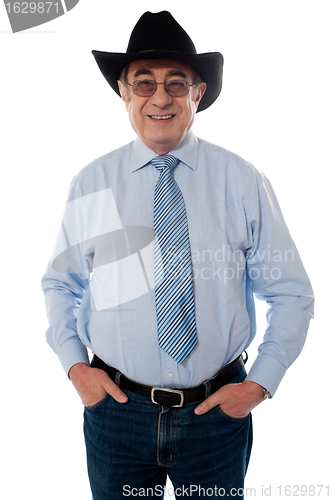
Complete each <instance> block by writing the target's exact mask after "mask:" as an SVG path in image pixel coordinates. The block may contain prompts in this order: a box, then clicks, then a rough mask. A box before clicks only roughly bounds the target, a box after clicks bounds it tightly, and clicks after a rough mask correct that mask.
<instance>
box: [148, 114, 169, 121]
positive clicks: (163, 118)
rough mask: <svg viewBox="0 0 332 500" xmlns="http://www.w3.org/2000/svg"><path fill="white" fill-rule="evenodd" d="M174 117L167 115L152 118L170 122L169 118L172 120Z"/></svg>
mask: <svg viewBox="0 0 332 500" xmlns="http://www.w3.org/2000/svg"><path fill="white" fill-rule="evenodd" d="M172 116H173V115H165V116H159V115H152V116H151V118H154V119H155V120H168V119H169V118H172Z"/></svg>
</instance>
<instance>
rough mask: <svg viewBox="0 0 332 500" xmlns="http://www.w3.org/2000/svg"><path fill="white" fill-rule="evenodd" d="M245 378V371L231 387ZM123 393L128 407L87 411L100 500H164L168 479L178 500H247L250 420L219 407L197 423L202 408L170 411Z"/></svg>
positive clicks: (93, 480)
mask: <svg viewBox="0 0 332 500" xmlns="http://www.w3.org/2000/svg"><path fill="white" fill-rule="evenodd" d="M245 377H246V372H245V369H243V370H242V372H241V373H240V374H239V375H238V376H237V377H235V378H234V379H233V380H232V381H231V382H230V383H237V382H241V381H243V380H244V379H245ZM124 392H126V394H127V395H128V397H129V402H127V403H124V404H121V403H117V402H116V401H115V400H114V399H113V398H112V397H110V396H109V395H106V397H105V398H104V399H103V400H102V401H100V402H99V403H98V404H97V405H95V406H94V407H90V408H88V409H87V408H85V410H84V435H85V444H86V449H87V462H88V474H89V479H90V485H91V490H92V495H93V500H111V499H116V498H129V499H130V498H131V499H132V498H133V497H142V496H143V497H148V498H150V499H162V498H163V494H164V487H165V484H166V478H167V475H168V476H169V478H170V480H171V482H172V484H173V489H174V494H175V496H176V498H181V499H182V498H186V497H187V498H188V497H192V498H200V497H208V498H210V499H217V498H218V499H220V498H223V497H228V498H236V499H241V498H243V487H244V478H245V474H246V471H247V467H248V462H249V457H250V452H251V445H252V420H251V415H248V416H247V417H245V418H241V419H234V418H232V417H230V416H228V415H226V414H225V413H223V411H222V410H221V408H220V407H219V406H217V407H215V408H213V409H212V410H210V411H209V412H208V413H206V414H204V415H199V416H198V415H195V413H194V409H195V408H196V406H197V405H198V404H199V402H195V403H189V404H186V405H184V406H183V407H182V408H166V407H163V406H159V405H157V404H154V403H152V402H151V401H150V400H149V399H148V398H147V397H145V396H140V395H137V394H134V393H132V392H129V391H124ZM207 395H208V394H207Z"/></svg>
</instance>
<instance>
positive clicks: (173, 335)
mask: <svg viewBox="0 0 332 500" xmlns="http://www.w3.org/2000/svg"><path fill="white" fill-rule="evenodd" d="M178 161H179V160H178V159H177V158H175V157H174V156H171V155H164V156H158V157H156V158H153V159H152V160H151V163H152V165H153V166H154V167H155V168H156V169H157V170H158V171H159V172H160V175H159V177H158V180H157V183H156V187H155V195H154V230H155V241H154V275H155V298H156V312H157V324H158V341H159V345H160V347H161V348H162V349H164V351H166V352H167V353H168V354H169V355H170V356H172V357H173V358H174V359H175V360H176V361H177V362H178V363H182V361H183V360H184V359H185V358H186V357H187V356H188V355H189V354H190V352H191V351H192V350H193V349H194V347H195V345H196V344H197V333H196V322H195V305H194V291H193V282H192V268H191V255H190V243H189V233H188V222H187V214H186V207H185V204H184V200H183V196H182V193H181V190H180V188H179V186H178V185H177V184H176V182H175V181H174V179H173V176H172V174H171V168H173V167H174V166H175V165H176V164H177V163H178Z"/></svg>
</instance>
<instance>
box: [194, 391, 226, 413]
mask: <svg viewBox="0 0 332 500" xmlns="http://www.w3.org/2000/svg"><path fill="white" fill-rule="evenodd" d="M219 399H220V397H219V394H218V393H217V392H215V393H214V394H212V395H211V396H209V397H208V398H207V399H205V401H203V402H202V403H201V404H200V405H198V406H197V407H196V408H195V410H194V412H195V413H196V415H203V414H204V413H207V412H208V411H209V410H211V409H212V408H214V407H215V406H217V405H218V404H219Z"/></svg>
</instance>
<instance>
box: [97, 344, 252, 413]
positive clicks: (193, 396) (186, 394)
mask: <svg viewBox="0 0 332 500" xmlns="http://www.w3.org/2000/svg"><path fill="white" fill-rule="evenodd" d="M247 359H248V356H247V353H246V352H245V358H244V359H243V357H242V354H240V356H238V357H237V358H236V359H234V361H232V362H231V363H229V364H228V365H226V366H225V367H224V368H223V369H222V370H221V371H220V372H218V373H217V374H216V375H215V376H214V377H213V378H212V379H210V380H207V381H206V382H205V383H203V384H200V385H197V386H195V387H188V388H185V389H169V388H165V387H150V386H148V385H142V384H138V383H137V382H134V381H133V380H130V379H129V378H127V377H125V376H124V375H123V374H122V373H121V372H119V370H117V369H116V368H113V367H111V366H108V365H107V364H106V363H104V361H102V360H101V359H100V358H98V356H96V355H94V358H93V366H95V367H96V368H99V369H100V370H104V371H105V372H106V373H107V374H108V375H109V377H110V378H111V379H112V380H113V382H115V380H116V374H117V373H119V374H120V377H119V383H118V385H119V387H120V388H123V389H127V390H128V391H131V392H134V393H136V394H140V395H141V396H146V397H148V398H150V399H151V401H152V402H153V403H156V404H159V405H162V406H166V407H167V408H171V407H177V408H181V407H182V406H183V405H184V404H186V403H193V402H195V401H201V400H204V399H205V397H206V396H205V394H206V392H205V388H206V383H207V382H209V383H210V386H211V394H213V393H214V392H216V391H217V390H218V389H220V387H222V386H223V385H226V384H228V383H229V382H230V381H231V380H232V379H233V378H234V377H236V376H237V375H239V373H240V372H241V371H242V369H243V367H244V365H245V363H246V362H247Z"/></svg>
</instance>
